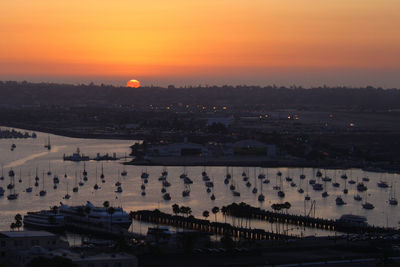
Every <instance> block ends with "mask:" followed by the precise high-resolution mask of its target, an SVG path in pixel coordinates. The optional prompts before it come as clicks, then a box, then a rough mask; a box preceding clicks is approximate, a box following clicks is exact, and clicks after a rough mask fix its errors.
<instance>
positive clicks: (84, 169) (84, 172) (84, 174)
mask: <svg viewBox="0 0 400 267" xmlns="http://www.w3.org/2000/svg"><path fill="white" fill-rule="evenodd" d="M82 174H83V177H86V180H87V175H88V173H87V171H86V162H83V172H82Z"/></svg>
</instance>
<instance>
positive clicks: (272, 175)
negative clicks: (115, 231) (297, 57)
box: [0, 132, 400, 236]
mask: <svg viewBox="0 0 400 267" xmlns="http://www.w3.org/2000/svg"><path fill="white" fill-rule="evenodd" d="M37 136H38V138H37V139H19V140H7V139H3V140H0V147H1V149H2V150H3V151H7V153H2V154H1V155H0V157H1V158H0V162H1V163H2V166H3V176H4V179H3V180H0V186H1V187H2V188H3V190H4V195H3V196H0V208H1V210H2V213H3V214H4V215H3V216H2V218H1V219H0V228H1V229H2V230H8V229H9V226H10V222H11V221H12V218H13V217H14V216H15V214H16V213H20V214H22V215H25V214H27V213H28V212H32V211H40V210H48V209H49V207H53V206H54V205H59V204H60V202H62V203H63V204H66V205H68V206H78V205H85V204H86V202H87V201H88V200H90V201H91V202H92V203H93V205H95V206H102V205H103V203H104V201H109V202H110V206H113V207H122V208H123V209H124V210H125V211H127V212H128V213H129V212H130V211H138V210H153V209H156V208H157V209H159V210H160V211H162V212H165V213H171V206H172V205H173V204H174V203H177V204H179V205H185V206H189V207H190V208H191V210H192V215H193V216H194V217H195V218H199V219H201V218H203V217H202V214H203V212H204V211H206V210H207V211H210V212H211V210H212V208H213V207H219V208H221V207H223V206H227V205H230V204H232V203H240V202H244V203H247V204H249V205H251V206H252V207H255V208H260V209H262V210H265V211H272V208H271V206H272V205H273V204H276V203H284V202H289V203H290V205H291V206H290V209H288V211H287V212H288V213H289V214H292V215H293V216H310V217H315V218H323V219H326V220H337V219H339V218H340V217H341V216H342V215H345V214H354V215H360V216H364V217H365V218H366V220H367V222H368V224H369V225H371V226H375V227H383V228H384V227H395V228H397V227H398V223H399V221H400V214H399V213H398V212H397V209H398V206H397V205H395V204H394V203H395V200H397V199H396V194H395V193H396V192H398V191H399V190H398V189H399V188H397V186H398V183H396V181H397V179H398V177H399V175H398V174H393V173H375V172H365V171H363V170H361V169H347V170H340V169H339V170H333V169H321V170H319V169H317V168H314V169H313V168H257V167H226V166H219V167H217V166H213V167H210V166H191V167H183V166H173V167H172V166H171V167H166V166H134V165H121V163H124V162H125V160H124V159H123V160H119V161H102V162H98V161H95V160H89V161H84V162H79V161H78V162H73V161H63V155H64V154H68V153H70V151H71V148H73V147H79V148H80V150H81V151H84V152H85V155H88V156H90V157H95V156H96V155H97V153H98V151H102V152H104V153H109V154H112V153H114V152H115V153H116V155H117V157H121V158H123V157H124V155H126V154H129V152H130V149H129V147H130V146H131V145H132V143H133V142H134V141H133V140H132V141H123V140H101V139H78V138H67V137H62V136H56V135H48V134H46V133H40V132H38V133H37ZM48 136H49V137H50V140H51V150H48V149H46V148H44V147H43V141H42V140H47V138H48ZM10 143H15V144H16V146H17V147H18V149H16V150H14V151H12V152H11V151H10V150H9V146H10ZM11 171H13V173H14V176H13V177H11V178H10V177H9V175H8V174H9V173H10V172H11ZM48 172H50V173H51V174H50V175H49V174H48ZM35 176H36V178H35V182H36V183H37V184H38V186H34V187H32V186H31V183H33V182H34V181H33V180H32V181H31V177H35ZM97 176H98V177H97ZM329 178H330V179H329ZM345 178H346V179H345ZM363 178H368V179H363ZM18 180H21V182H19V181H18ZM313 180H315V183H314V185H311V184H310V182H311V181H313ZM350 180H354V181H357V182H355V183H354V184H351V183H349V181H350ZM10 181H11V182H10ZM361 181H362V183H363V184H361V185H360V183H361ZM78 182H79V183H78ZM334 183H340V185H339V186H337V185H334ZM248 184H250V186H248ZM315 184H317V185H315ZM382 184H386V185H387V187H383V186H382ZM7 185H11V187H13V188H11V189H10V190H7ZM29 188H31V189H30V190H28V189H29ZM300 189H301V190H300ZM345 190H347V193H344V191H345ZM10 192H11V193H10ZM40 192H44V193H40ZM280 192H281V193H280ZM324 192H326V193H327V194H328V195H327V196H326V197H323V195H322V194H323V193H324ZM41 195H42V196H41ZM355 196H360V197H361V198H362V200H361V201H357V200H356V199H354V197H355ZM8 197H10V198H11V199H9V198H8ZM14 197H15V198H14ZM308 197H309V200H307V199H308ZM339 197H340V198H341V199H342V200H343V202H344V203H345V204H341V205H339V204H337V203H338V200H337V198H339ZM13 198H14V199H13ZM368 203H369V204H372V205H373V206H374V208H373V209H368V207H367V208H365V205H367V206H368ZM213 217H214V216H213ZM227 217H228V218H227ZM227 217H226V216H224V215H223V214H222V213H221V212H218V213H216V214H215V219H216V221H217V222H221V223H222V222H225V221H226V220H228V222H230V223H232V221H233V220H235V219H234V218H233V217H231V216H227ZM250 223H251V227H252V228H257V229H262V230H264V231H269V232H271V229H273V231H274V232H276V231H277V230H276V223H270V222H269V221H268V220H264V221H262V220H258V219H257V218H252V219H251V222H249V224H250ZM141 224H142V222H138V221H136V220H135V221H134V222H133V225H132V226H131V227H130V228H129V229H130V230H132V231H134V232H142V233H143V232H145V231H146V227H149V226H151V224H150V225H147V226H145V225H143V227H142V225H141ZM285 233H286V234H288V235H293V236H308V235H317V236H321V235H333V234H334V233H333V232H332V231H330V230H327V229H323V228H318V227H314V228H313V227H306V228H305V227H304V226H303V225H293V226H291V227H289V228H287V229H285Z"/></svg>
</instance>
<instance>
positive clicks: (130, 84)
mask: <svg viewBox="0 0 400 267" xmlns="http://www.w3.org/2000/svg"><path fill="white" fill-rule="evenodd" d="M126 87H131V88H139V87H140V82H139V81H138V80H130V81H129V82H127V83H126Z"/></svg>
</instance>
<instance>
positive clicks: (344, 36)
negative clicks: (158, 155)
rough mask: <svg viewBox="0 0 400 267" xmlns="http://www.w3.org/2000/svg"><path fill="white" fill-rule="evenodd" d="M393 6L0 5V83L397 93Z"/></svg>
mask: <svg viewBox="0 0 400 267" xmlns="http://www.w3.org/2000/svg"><path fill="white" fill-rule="evenodd" d="M399 11H400V2H399V1H395V0H387V1H384V2H382V1H377V0H364V1H361V0H354V1H345V0H336V1H333V0H328V1H323V2H318V1H313V0H299V1H295V2H293V1H291V2H289V1H279V0H271V1H262V0H254V1H251V2H249V1H244V0H230V1H228V0H219V1H211V0H205V1H201V2H199V1H194V0H186V1H183V0H172V1H162V0H156V1H151V3H150V2H142V1H124V0H116V1H113V2H109V1H103V0H100V1H94V0H88V1H86V4H85V5H82V3H81V2H78V1H75V0H73V1H67V0H60V1H50V2H49V1H33V0H27V1H10V0H5V1H2V3H0V25H1V26H2V27H0V34H1V36H2V38H1V40H0V51H1V52H0V80H19V81H22V80H27V81H32V82H58V83H64V82H66V83H89V82H92V81H93V82H94V83H96V84H100V83H105V84H113V85H125V84H126V82H127V81H128V80H130V79H138V80H139V81H140V82H141V84H142V85H143V86H150V85H158V86H167V85H168V84H174V85H176V86H185V85H193V86H197V85H199V84H201V85H207V84H208V85H223V84H229V85H242V84H247V85H260V86H265V85H272V84H276V85H277V86H281V85H282V86H290V85H294V84H295V85H298V86H303V87H312V86H322V85H327V86H354V87H364V86H368V85H371V86H375V87H383V88H394V87H395V88H400V76H399V75H398V73H399V71H400V60H399V59H400V35H399V34H398V26H396V25H400V16H398V13H399Z"/></svg>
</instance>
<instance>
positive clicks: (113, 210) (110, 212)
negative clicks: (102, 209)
mask: <svg viewBox="0 0 400 267" xmlns="http://www.w3.org/2000/svg"><path fill="white" fill-rule="evenodd" d="M107 212H108V214H110V215H111V221H110V227H111V225H112V216H113V214H114V213H115V209H114V208H113V207H109V208H108V209H107Z"/></svg>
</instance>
